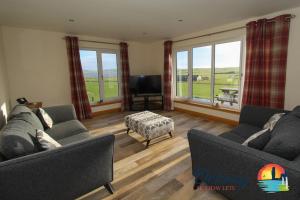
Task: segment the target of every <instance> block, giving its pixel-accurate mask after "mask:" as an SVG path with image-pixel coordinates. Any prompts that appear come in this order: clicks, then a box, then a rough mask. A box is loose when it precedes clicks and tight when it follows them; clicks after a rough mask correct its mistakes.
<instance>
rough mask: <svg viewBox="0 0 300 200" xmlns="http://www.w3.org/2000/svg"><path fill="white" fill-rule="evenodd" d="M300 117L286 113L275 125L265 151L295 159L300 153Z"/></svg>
mask: <svg viewBox="0 0 300 200" xmlns="http://www.w3.org/2000/svg"><path fill="white" fill-rule="evenodd" d="M299 130H300V118H298V117H297V116H295V115H294V114H291V113H290V114H288V115H284V116H283V117H282V118H281V119H280V120H279V121H278V122H277V124H276V126H275V127H274V129H273V131H272V133H271V139H270V141H269V142H268V144H267V145H266V146H265V148H264V149H263V150H264V151H265V152H268V153H271V154H274V155H277V156H280V157H283V158H286V159H288V160H293V159H294V158H295V157H296V156H298V155H299V154H300V134H299Z"/></svg>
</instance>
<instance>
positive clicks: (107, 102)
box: [91, 100, 122, 107]
mask: <svg viewBox="0 0 300 200" xmlns="http://www.w3.org/2000/svg"><path fill="white" fill-rule="evenodd" d="M121 102H122V101H121V100H113V101H105V102H97V103H95V104H91V107H98V106H106V105H111V104H116V103H121Z"/></svg>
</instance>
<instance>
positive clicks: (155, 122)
mask: <svg viewBox="0 0 300 200" xmlns="http://www.w3.org/2000/svg"><path fill="white" fill-rule="evenodd" d="M125 125H126V127H127V134H128V133H129V131H130V130H132V131H134V132H136V133H138V134H140V135H141V136H143V137H144V138H146V139H147V145H146V148H147V147H148V146H149V144H150V141H151V139H154V138H157V137H159V136H162V135H166V134H169V135H170V137H172V131H174V121H173V119H170V118H167V117H164V116H161V115H159V114H156V113H153V112H150V111H143V112H139V113H135V114H131V115H127V116H126V117H125Z"/></svg>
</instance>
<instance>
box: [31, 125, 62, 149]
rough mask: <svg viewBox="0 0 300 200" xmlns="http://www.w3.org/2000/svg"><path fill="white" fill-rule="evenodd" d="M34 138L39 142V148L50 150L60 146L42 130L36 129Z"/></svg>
mask: <svg viewBox="0 0 300 200" xmlns="http://www.w3.org/2000/svg"><path fill="white" fill-rule="evenodd" d="M36 138H37V141H38V142H39V145H40V147H41V149H43V150H50V149H55V148H57V147H61V145H60V144H59V143H58V142H56V141H55V140H54V139H53V138H52V137H50V136H49V135H48V134H47V133H45V132H44V131H42V130H36Z"/></svg>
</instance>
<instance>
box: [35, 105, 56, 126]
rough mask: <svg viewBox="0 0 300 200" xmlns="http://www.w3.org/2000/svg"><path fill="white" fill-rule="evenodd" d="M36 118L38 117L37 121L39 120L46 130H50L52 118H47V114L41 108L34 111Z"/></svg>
mask: <svg viewBox="0 0 300 200" xmlns="http://www.w3.org/2000/svg"><path fill="white" fill-rule="evenodd" d="M36 114H37V116H38V117H39V119H40V120H41V122H42V124H43V125H44V127H45V128H46V129H48V128H52V126H53V120H52V118H51V117H50V116H49V114H48V113H47V112H46V111H45V110H44V109H42V108H39V109H38V110H37V111H36Z"/></svg>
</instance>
